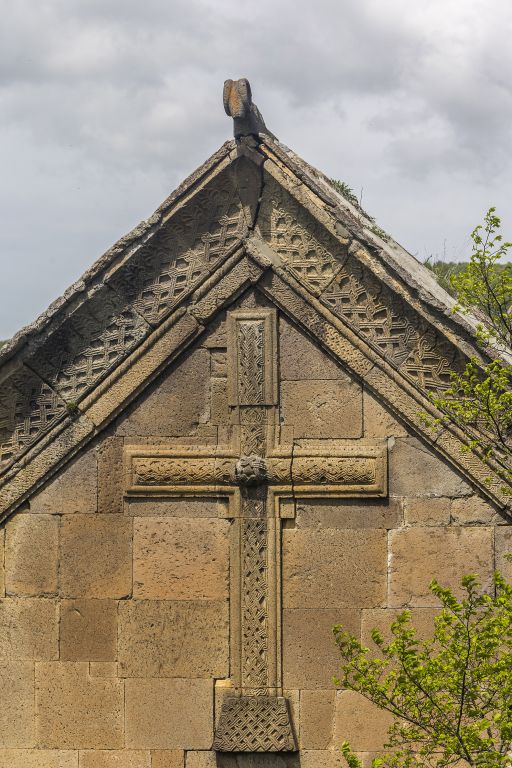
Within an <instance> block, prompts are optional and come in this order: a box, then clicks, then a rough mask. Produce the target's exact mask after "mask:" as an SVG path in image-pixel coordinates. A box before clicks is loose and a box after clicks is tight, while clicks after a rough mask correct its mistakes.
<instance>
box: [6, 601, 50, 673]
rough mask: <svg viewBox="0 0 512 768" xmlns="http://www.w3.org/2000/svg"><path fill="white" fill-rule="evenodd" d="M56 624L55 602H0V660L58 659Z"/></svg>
mask: <svg viewBox="0 0 512 768" xmlns="http://www.w3.org/2000/svg"><path fill="white" fill-rule="evenodd" d="M58 622H59V616H58V607H57V602H56V601H55V600H46V599H32V598H11V597H7V598H5V599H3V600H0V658H2V659H33V660H35V661H42V660H50V659H57V658H58V657H59V639H58Z"/></svg>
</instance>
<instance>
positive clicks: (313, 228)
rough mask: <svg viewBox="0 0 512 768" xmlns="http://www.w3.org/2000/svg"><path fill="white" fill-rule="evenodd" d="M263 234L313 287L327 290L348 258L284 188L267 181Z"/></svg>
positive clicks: (262, 219)
mask: <svg viewBox="0 0 512 768" xmlns="http://www.w3.org/2000/svg"><path fill="white" fill-rule="evenodd" d="M260 216H261V224H260V226H261V231H262V234H263V236H264V237H265V239H267V240H268V242H269V243H270V245H271V246H272V248H273V250H274V251H275V252H276V253H278V254H279V256H280V257H281V258H282V259H283V261H284V262H285V263H286V264H287V265H288V266H289V267H290V269H291V270H292V271H293V272H294V273H295V274H296V275H297V277H299V278H301V279H302V280H304V281H305V282H306V283H308V284H309V285H311V286H313V287H314V288H318V289H322V288H324V287H325V286H326V285H327V284H328V283H330V281H331V280H332V278H333V277H334V275H335V274H336V273H337V272H338V270H339V268H340V266H341V262H342V261H343V260H344V259H346V257H347V252H346V248H344V247H342V246H341V245H339V244H338V243H336V241H335V240H334V238H331V237H330V236H329V234H328V233H327V232H326V230H325V229H324V228H323V227H322V226H321V225H320V224H319V223H318V222H317V221H315V220H314V219H313V217H312V216H310V214H309V213H308V212H307V211H306V210H305V209H303V208H302V207H301V206H300V205H299V204H298V203H297V202H296V201H295V200H294V199H293V198H292V197H291V196H290V195H289V194H288V193H287V192H286V191H285V190H284V189H282V187H280V186H279V185H278V184H277V183H276V182H275V181H273V180H271V179H267V181H266V183H265V187H264V193H263V201H262V206H261V214H260Z"/></svg>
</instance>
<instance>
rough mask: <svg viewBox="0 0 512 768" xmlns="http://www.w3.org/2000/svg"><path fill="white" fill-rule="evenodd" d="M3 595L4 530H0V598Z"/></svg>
mask: <svg viewBox="0 0 512 768" xmlns="http://www.w3.org/2000/svg"><path fill="white" fill-rule="evenodd" d="M4 595H5V528H0V597H4Z"/></svg>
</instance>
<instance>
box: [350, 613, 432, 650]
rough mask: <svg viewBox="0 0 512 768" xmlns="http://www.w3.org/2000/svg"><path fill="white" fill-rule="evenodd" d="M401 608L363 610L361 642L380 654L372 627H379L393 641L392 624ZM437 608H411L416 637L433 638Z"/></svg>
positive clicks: (420, 638)
mask: <svg viewBox="0 0 512 768" xmlns="http://www.w3.org/2000/svg"><path fill="white" fill-rule="evenodd" d="M400 612H401V609H397V608H368V609H364V610H363V611H361V642H362V643H363V645H366V646H367V647H368V648H369V649H370V651H371V652H375V655H376V656H378V655H379V653H380V652H379V650H378V648H377V646H376V645H375V644H374V643H373V640H372V637H371V632H372V629H378V630H379V632H380V633H381V634H382V636H383V637H384V638H386V640H387V639H389V642H391V640H392V638H393V634H392V632H391V624H392V623H393V622H394V621H395V619H396V618H397V616H398V615H399V614H400ZM438 613H439V610H438V609H437V608H413V609H412V610H411V616H412V618H411V626H413V627H414V628H415V629H416V637H417V639H418V640H420V641H423V640H427V639H428V638H431V637H432V635H433V634H434V617H435V616H437V615H438Z"/></svg>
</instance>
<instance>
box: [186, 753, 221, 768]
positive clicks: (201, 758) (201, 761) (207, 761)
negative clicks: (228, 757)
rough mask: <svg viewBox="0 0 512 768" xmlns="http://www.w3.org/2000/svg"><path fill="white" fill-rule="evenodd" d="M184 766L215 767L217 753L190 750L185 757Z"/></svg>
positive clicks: (196, 767)
mask: <svg viewBox="0 0 512 768" xmlns="http://www.w3.org/2000/svg"><path fill="white" fill-rule="evenodd" d="M185 766H186V768H217V753H216V752H211V751H209V752H208V751H206V750H204V751H201V752H194V751H193V750H190V751H189V752H187V754H186V757H185Z"/></svg>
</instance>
